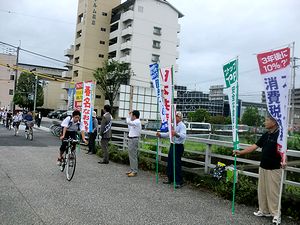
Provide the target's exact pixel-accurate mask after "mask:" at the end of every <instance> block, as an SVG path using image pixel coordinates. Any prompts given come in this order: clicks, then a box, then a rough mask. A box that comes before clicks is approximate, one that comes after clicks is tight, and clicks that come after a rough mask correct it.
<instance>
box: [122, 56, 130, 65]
mask: <svg viewBox="0 0 300 225" xmlns="http://www.w3.org/2000/svg"><path fill="white" fill-rule="evenodd" d="M130 61H131V57H130V55H126V56H123V57H121V58H120V62H125V63H130Z"/></svg>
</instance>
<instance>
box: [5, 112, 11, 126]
mask: <svg viewBox="0 0 300 225" xmlns="http://www.w3.org/2000/svg"><path fill="white" fill-rule="evenodd" d="M11 122H12V112H11V111H10V110H9V111H8V112H7V114H6V128H7V129H8V128H9V126H10V125H11Z"/></svg>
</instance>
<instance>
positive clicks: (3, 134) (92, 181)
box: [0, 126, 295, 225]
mask: <svg viewBox="0 0 300 225" xmlns="http://www.w3.org/2000/svg"><path fill="white" fill-rule="evenodd" d="M23 134H24V131H21V132H20V136H18V137H14V136H13V132H12V131H11V132H9V131H7V130H6V129H5V128H3V127H2V126H0V155H1V157H0V224H5V225H17V224H22V225H27V224H28V225H29V224H30V225H32V224H47V225H48V224H53V225H56V224H70V225H71V224H72V225H77V224H78V225H83V224H87V225H94V224H95V225H96V224H97V225H98V224H101V225H118V224H120V225H127V224H133V225H143V224H145V225H151V224H152V225H167V224H178V225H185V224H188V225H193V224H195V225H196V224H197V225H199V224H203V225H216V224H251V225H262V224H271V220H270V219H264V218H256V217H254V216H253V211H254V210H255V208H252V207H247V206H244V205H236V215H235V216H234V217H231V216H230V214H231V211H230V210H231V203H230V201H227V200H223V199H221V198H218V197H216V196H215V195H214V194H212V193H210V192H209V191H207V190H200V189H195V188H193V187H190V186H185V187H183V188H182V189H178V190H176V191H175V192H174V191H173V190H172V187H171V186H169V185H164V184H162V182H161V181H160V182H159V184H158V185H157V184H156V183H155V179H154V178H155V177H154V174H153V173H152V172H147V171H140V173H139V175H138V176H137V177H134V178H128V177H126V176H125V172H126V171H127V169H128V167H127V166H126V165H121V164H116V163H113V162H110V164H108V165H99V164H98V163H97V161H98V160H99V158H98V157H97V156H95V155H92V156H90V155H86V154H84V153H85V151H84V150H83V149H81V150H80V151H79V152H78V153H77V155H78V166H77V168H76V173H75V176H74V178H73V180H72V181H71V182H68V181H67V180H66V178H65V176H64V174H63V173H61V172H60V171H59V168H58V167H57V166H56V157H57V152H58V148H59V141H58V140H57V138H54V137H52V136H51V134H50V133H49V132H45V131H43V130H37V129H35V130H34V140H33V141H29V140H26V139H25V137H24V135H23ZM282 224H288V225H294V224H295V223H292V222H291V221H287V220H284V223H282Z"/></svg>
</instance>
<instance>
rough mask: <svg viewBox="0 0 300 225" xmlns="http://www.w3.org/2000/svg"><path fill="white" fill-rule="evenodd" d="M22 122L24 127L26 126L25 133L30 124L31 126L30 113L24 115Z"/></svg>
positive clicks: (31, 118)
mask: <svg viewBox="0 0 300 225" xmlns="http://www.w3.org/2000/svg"><path fill="white" fill-rule="evenodd" d="M23 120H24V122H25V125H26V128H25V132H27V131H28V129H29V126H32V124H33V117H32V112H28V113H27V114H26V115H24V119H23Z"/></svg>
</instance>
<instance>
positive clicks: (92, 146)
mask: <svg viewBox="0 0 300 225" xmlns="http://www.w3.org/2000/svg"><path fill="white" fill-rule="evenodd" d="M96 137H97V133H96V132H93V133H89V152H91V153H94V154H95V153H96V146H95V144H96V143H95V140H96Z"/></svg>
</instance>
